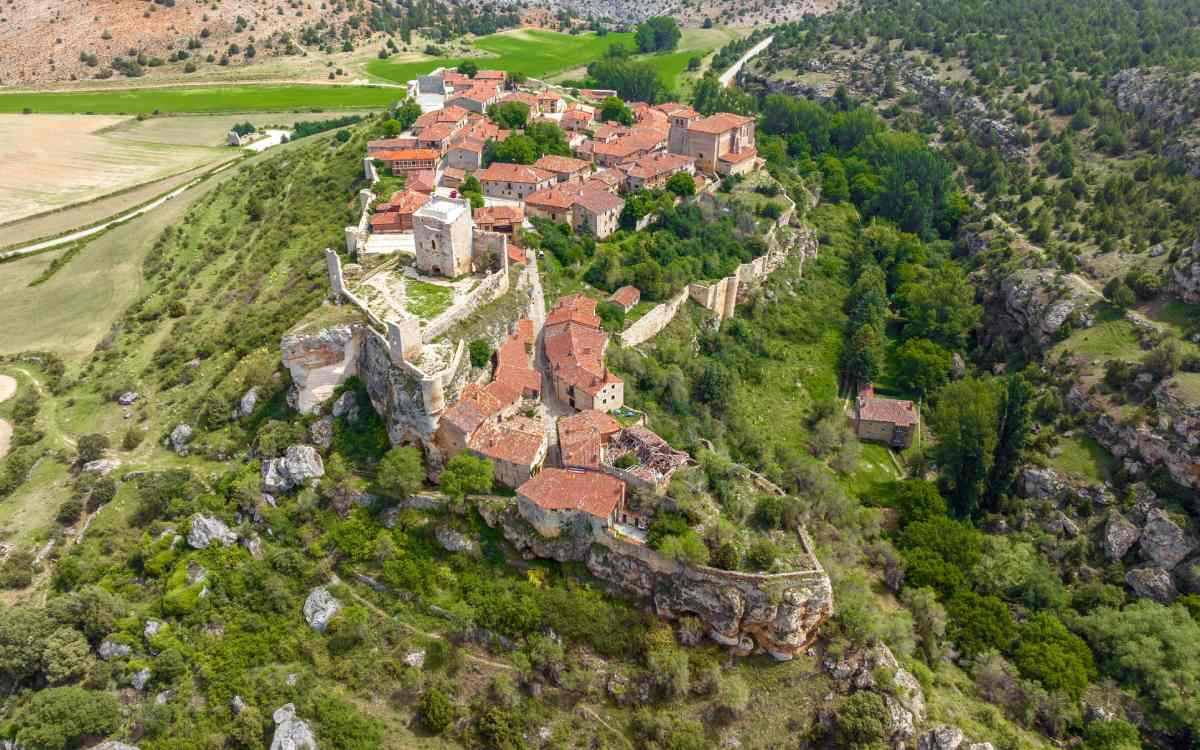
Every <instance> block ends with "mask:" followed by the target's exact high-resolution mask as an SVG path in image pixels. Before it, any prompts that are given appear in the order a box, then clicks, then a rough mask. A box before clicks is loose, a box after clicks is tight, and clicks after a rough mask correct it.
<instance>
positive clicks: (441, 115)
mask: <svg viewBox="0 0 1200 750" xmlns="http://www.w3.org/2000/svg"><path fill="white" fill-rule="evenodd" d="M469 114H470V113H469V112H468V111H467V110H465V109H463V108H462V107H454V106H450V107H443V108H442V109H437V110H434V111H432V112H426V113H425V114H423V115H421V116H420V117H418V118H417V119H416V120H414V121H413V124H412V127H411V128H409V129H410V130H411V131H412V134H413V135H421V133H422V131H424V130H425V129H426V128H430V127H433V126H434V125H437V124H443V125H449V126H450V127H452V128H453V129H454V130H458V129H459V128H461V127H463V126H464V125H466V124H467V116H468V115H469Z"/></svg>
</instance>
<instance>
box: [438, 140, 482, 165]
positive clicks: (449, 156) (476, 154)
mask: <svg viewBox="0 0 1200 750" xmlns="http://www.w3.org/2000/svg"><path fill="white" fill-rule="evenodd" d="M484 144H485V141H484V140H483V139H482V138H476V137H475V136H471V135H468V136H466V137H465V138H460V139H458V140H456V141H454V142H453V143H451V144H450V147H449V148H447V149H446V166H448V167H453V168H455V169H462V170H465V171H467V172H474V171H475V170H477V169H479V168H480V167H481V166H483V147H484Z"/></svg>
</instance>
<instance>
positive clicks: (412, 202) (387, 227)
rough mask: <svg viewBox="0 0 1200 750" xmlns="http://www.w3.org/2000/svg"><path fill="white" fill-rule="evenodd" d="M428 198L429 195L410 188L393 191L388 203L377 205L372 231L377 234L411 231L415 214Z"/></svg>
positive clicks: (372, 218)
mask: <svg viewBox="0 0 1200 750" xmlns="http://www.w3.org/2000/svg"><path fill="white" fill-rule="evenodd" d="M428 200H429V196H428V195H426V194H424V193H418V192H417V191H416V190H410V189H408V188H405V189H404V190H400V191H397V192H395V193H393V194H392V197H391V199H389V200H388V201H387V202H386V203H380V204H379V205H378V206H376V207H375V213H374V215H372V216H371V231H372V232H374V233H376V234H395V233H397V232H411V231H412V228H413V224H412V216H413V214H414V213H415V212H416V210H417V209H418V208H420V207H421V206H424V205H425V203H426V202H427V201H428Z"/></svg>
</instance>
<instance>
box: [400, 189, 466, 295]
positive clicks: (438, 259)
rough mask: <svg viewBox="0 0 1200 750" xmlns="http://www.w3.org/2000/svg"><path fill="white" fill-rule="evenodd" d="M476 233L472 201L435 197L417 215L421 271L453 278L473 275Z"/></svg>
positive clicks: (416, 231) (415, 220) (416, 247)
mask: <svg viewBox="0 0 1200 750" xmlns="http://www.w3.org/2000/svg"><path fill="white" fill-rule="evenodd" d="M473 233H474V223H473V222H472V220H471V203H470V201H467V200H465V199H462V198H443V197H441V196H434V197H432V198H431V199H430V200H429V202H428V203H426V204H425V205H423V206H421V208H420V209H419V210H417V211H416V212H415V213H414V214H413V235H414V237H413V239H414V245H415V251H416V256H417V269H418V270H420V271H421V272H422V273H429V274H433V275H435V276H448V277H451V278H453V277H455V276H462V275H463V274H467V273H470V272H471V260H472V250H473Z"/></svg>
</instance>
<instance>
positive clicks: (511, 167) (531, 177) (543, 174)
mask: <svg viewBox="0 0 1200 750" xmlns="http://www.w3.org/2000/svg"><path fill="white" fill-rule="evenodd" d="M478 177H479V179H480V181H483V180H494V181H498V182H524V183H534V184H536V183H539V182H547V181H549V180H552V179H554V174H553V173H552V172H547V171H546V170H544V169H538V168H537V167H531V166H527V165H525V164H507V163H505V162H499V161H497V162H492V163H491V165H490V166H488V168H487V169H485V170H483V171H482V172H480V173H479V175H478Z"/></svg>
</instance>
